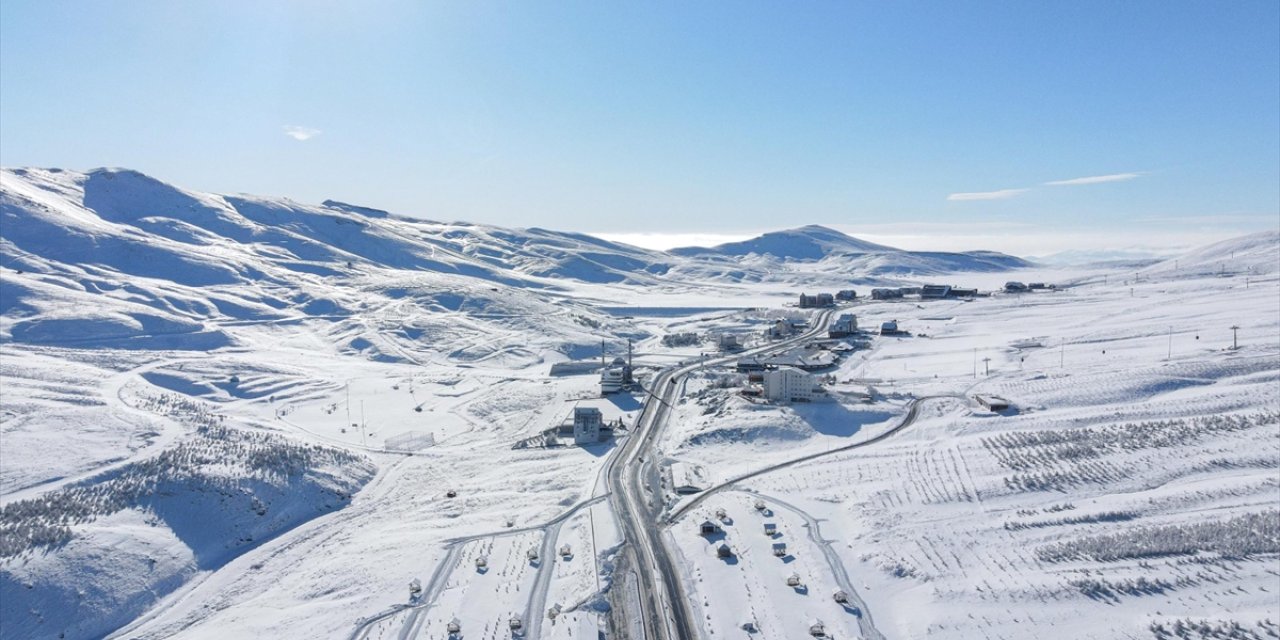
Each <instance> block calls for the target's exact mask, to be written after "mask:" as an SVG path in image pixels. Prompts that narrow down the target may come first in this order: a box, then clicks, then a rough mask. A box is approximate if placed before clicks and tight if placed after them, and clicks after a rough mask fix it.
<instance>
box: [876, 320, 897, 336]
mask: <svg viewBox="0 0 1280 640" xmlns="http://www.w3.org/2000/svg"><path fill="white" fill-rule="evenodd" d="M898 333H899V329H898V321H897V320H890V321H888V322H884V323H881V324H880V335H882V336H892V335H897V334H898Z"/></svg>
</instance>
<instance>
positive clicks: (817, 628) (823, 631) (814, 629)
mask: <svg viewBox="0 0 1280 640" xmlns="http://www.w3.org/2000/svg"><path fill="white" fill-rule="evenodd" d="M809 635H811V636H813V637H815V638H825V637H827V625H825V624H822V621H821V620H814V621H813V622H810V623H809Z"/></svg>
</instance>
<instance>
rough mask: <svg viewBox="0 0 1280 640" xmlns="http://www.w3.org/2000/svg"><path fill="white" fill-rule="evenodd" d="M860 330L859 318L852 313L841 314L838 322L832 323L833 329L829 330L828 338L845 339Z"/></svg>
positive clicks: (837, 319)
mask: <svg viewBox="0 0 1280 640" xmlns="http://www.w3.org/2000/svg"><path fill="white" fill-rule="evenodd" d="M857 330H858V317H857V316H855V315H853V314H852V313H844V314H841V315H840V317H839V318H836V321H835V322H833V323H831V327H829V328H828V329H827V336H828V337H831V338H844V337H847V336H851V335H853V334H854V332H855V331H857Z"/></svg>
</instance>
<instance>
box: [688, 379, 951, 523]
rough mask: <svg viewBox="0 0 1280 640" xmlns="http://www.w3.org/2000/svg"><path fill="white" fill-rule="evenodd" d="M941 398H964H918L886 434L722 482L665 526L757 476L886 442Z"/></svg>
mask: <svg viewBox="0 0 1280 640" xmlns="http://www.w3.org/2000/svg"><path fill="white" fill-rule="evenodd" d="M941 398H958V399H961V400H963V399H964V396H963V395H960V394H952V393H947V394H939V395H932V396H921V397H919V398H916V399H915V400H912V401H911V405H910V406H909V407H908V408H907V415H905V416H903V418H902V422H899V423H898V424H896V425H894V426H893V427H892V428H891V429H889V430H888V431H885V432H884V433H882V434H880V435H878V436H875V437H874V438H868V439H866V440H860V441H858V442H855V443H853V444H848V445H845V446H843V447H836V448H834V449H828V450H826V451H819V452H817V453H811V454H809V455H806V456H801V457H799V458H795V459H792V460H787V461H786V462H779V463H778V464H773V465H769V466H767V467H765V468H763V469H757V470H755V471H751V472H749V473H744V474H742V475H740V476H737V477H734V478H730V479H728V480H726V481H724V482H721V483H720V484H717V485H714V486H712V487H710V488H708V489H707V490H706V491H703V492H702V493H700V494H698V497H696V498H694V499H693V500H690V501H689V502H686V503H685V504H684V506H682V507H680V508H679V509H676V510H675V511H673V512H671V515H669V516H667V518H666V523H665V524H667V525H670V524H671V523H673V522H675V521H676V520H678V519H680V516H682V515H684V514H686V513H688V512H689V511H690V510H691V509H693V508H695V507H697V506H698V505H700V504H702V503H703V502H704V501H706V500H707V499H708V498H710V497H711V496H713V495H715V494H716V493H717V492H719V491H722V490H724V489H727V488H729V487H731V486H733V485H735V484H738V483H739V482H743V481H745V480H750V479H752V478H755V477H757V476H762V475H764V474H766V473H772V472H774V471H777V470H779V469H785V468H787V467H790V466H794V465H797V464H800V463H802V462H809V461H810V460H817V459H818V458H822V457H825V456H829V455H834V454H837V453H843V452H845V451H850V450H852V449H858V448H861V447H867V446H871V445H873V444H875V443H877V442H880V441H882V440H886V439H888V438H890V437H892V436H894V435H895V434H897V433H898V432H899V431H902V430H903V429H906V428H907V427H909V426H911V425H912V423H914V422H915V421H916V418H918V417H919V416H920V406H921V405H922V404H924V403H925V402H928V401H929V400H938V399H941Z"/></svg>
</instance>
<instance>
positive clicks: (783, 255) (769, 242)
mask: <svg viewBox="0 0 1280 640" xmlns="http://www.w3.org/2000/svg"><path fill="white" fill-rule="evenodd" d="M891 251H893V252H896V251H898V249H894V248H892V247H886V246H884V245H879V244H875V243H873V242H867V241H865V240H859V239H857V238H853V237H850V236H847V235H845V234H843V233H840V232H839V231H836V230H835V229H829V228H827V227H823V226H820V225H816V224H811V225H808V226H804V227H800V228H798V229H787V230H785V231H773V232H770V233H766V234H763V235H760V236H757V237H755V238H751V239H750V240H742V241H740V242H727V243H725V244H720V245H716V246H714V247H681V248H678V249H672V250H671V253H673V254H676V255H683V256H704V255H713V256H730V257H743V256H748V255H751V254H756V255H766V254H767V255H771V256H774V257H775V258H780V259H783V260H821V259H822V258H825V257H827V256H829V255H831V254H843V253H885V252H891Z"/></svg>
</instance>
